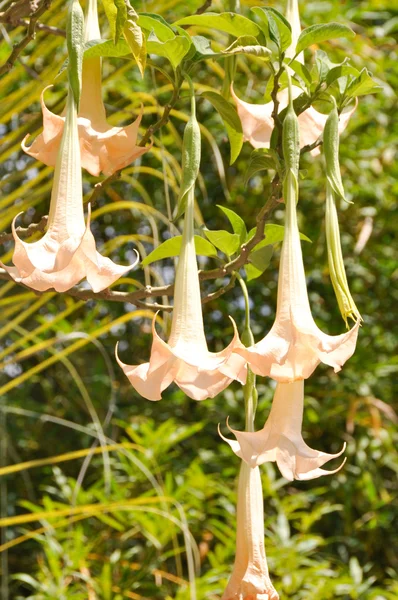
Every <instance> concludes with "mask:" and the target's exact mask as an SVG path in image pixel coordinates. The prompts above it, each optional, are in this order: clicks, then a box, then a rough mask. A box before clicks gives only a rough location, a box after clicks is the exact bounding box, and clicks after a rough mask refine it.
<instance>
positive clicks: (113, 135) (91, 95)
mask: <svg viewBox="0 0 398 600" xmlns="http://www.w3.org/2000/svg"><path fill="white" fill-rule="evenodd" d="M100 39H101V34H100V30H99V24H98V12H97V0H89V3H88V11H87V19H86V22H85V42H89V41H92V40H100ZM46 89H48V88H45V89H44V90H43V92H42V94H41V107H42V113H43V132H42V133H41V134H40V135H39V136H38V137H37V138H36V139H35V140H34V142H33V143H32V144H31V146H27V145H26V140H27V138H28V137H29V135H27V136H26V137H25V139H24V140H23V142H22V149H23V150H24V151H25V152H26V153H27V154H29V155H30V156H33V157H34V158H36V159H37V160H40V161H41V162H43V163H45V164H46V165H49V166H51V167H53V166H55V160H56V156H57V152H58V148H59V145H60V142H61V137H62V132H63V129H64V123H65V116H62V115H56V114H54V113H53V112H51V111H50V110H49V109H48V108H47V107H46V105H45V102H44V92H45V91H46ZM141 118H142V114H141V115H139V117H138V118H137V119H136V120H135V121H134V122H133V123H131V124H130V125H127V126H126V127H110V126H109V125H108V123H107V121H106V112H105V107H104V104H103V101H102V92H101V58H100V57H98V56H96V57H92V58H85V59H84V60H83V84H82V93H81V98H80V105H79V115H78V128H79V139H80V151H81V164H82V167H83V168H84V169H86V170H87V171H88V172H89V173H91V175H94V176H96V177H98V176H99V175H100V173H101V171H102V173H104V175H107V176H109V175H112V173H114V172H115V171H118V170H119V169H122V168H124V167H126V166H127V165H129V164H130V163H132V162H133V161H135V160H136V159H137V158H139V157H140V156H141V155H142V154H144V153H145V152H147V151H148V150H149V148H150V147H146V148H142V147H140V146H138V145H137V136H138V129H139V126H140V123H141Z"/></svg>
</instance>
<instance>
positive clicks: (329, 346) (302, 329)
mask: <svg viewBox="0 0 398 600" xmlns="http://www.w3.org/2000/svg"><path fill="white" fill-rule="evenodd" d="M283 145H284V146H283V147H284V156H285V160H286V165H287V172H286V176H285V180H284V199H285V204H286V209H285V234H284V239H283V244H282V251H281V260H280V267H279V282H278V296H277V309H276V318H275V322H274V324H273V326H272V328H271V330H270V332H269V333H268V334H267V335H266V336H265V337H264V338H263V339H262V340H261V341H260V342H257V343H256V344H254V345H253V346H250V347H249V348H246V347H245V346H244V345H243V344H240V346H239V348H237V349H236V352H238V353H239V354H240V355H241V356H243V357H244V358H245V359H246V360H247V362H248V363H249V365H250V367H251V369H252V370H253V371H254V373H256V374H257V375H263V376H265V375H267V376H269V377H272V378H273V379H276V380H277V381H280V382H283V383H289V382H293V381H296V380H298V379H307V378H308V377H309V376H310V375H311V373H312V372H313V371H314V370H315V368H316V367H317V365H318V364H319V363H320V362H323V363H325V364H326V365H329V366H331V367H333V368H334V370H335V372H338V371H340V369H341V367H342V366H343V365H344V363H345V362H346V360H348V359H349V358H350V357H351V356H352V354H353V353H354V350H355V346H356V341H357V336H358V328H359V324H360V323H359V320H357V322H356V323H355V325H354V326H353V327H352V329H351V330H350V331H348V332H347V333H344V334H341V335H337V336H332V335H327V334H326V333H323V332H322V331H321V330H320V329H319V327H318V326H317V325H316V323H315V321H314V319H313V317H312V314H311V308H310V303H309V299H308V292H307V286H306V281H305V272H304V264H303V256H302V252H301V243H300V234H299V229H298V225H297V212H296V204H297V201H298V181H297V179H298V162H299V146H298V123H297V117H296V115H295V113H294V109H293V104H292V98H291V99H290V105H289V109H288V112H287V114H286V117H285V120H284V123H283Z"/></svg>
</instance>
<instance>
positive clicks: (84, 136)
mask: <svg viewBox="0 0 398 600" xmlns="http://www.w3.org/2000/svg"><path fill="white" fill-rule="evenodd" d="M290 4H291V5H293V6H294V5H295V6H296V7H297V3H294V2H293V3H290ZM297 18H298V13H297V14H296V13H294V14H292V15H291V18H290V22H291V23H292V24H294V22H297ZM293 37H294V36H293ZM99 38H100V32H99V27H98V17H97V11H96V1H95V0H92V1H91V2H90V3H89V13H88V19H87V20H86V26H85V41H90V40H92V39H99ZM43 93H44V92H43ZM297 93H298V90H297V89H296V90H294V89H293V90H292V88H291V87H290V92H289V96H288V94H287V91H285V92H284V93H282V96H281V97H280V102H281V107H283V103H284V104H285V106H286V105H288V110H287V114H286V117H285V119H284V124H283V142H284V159H285V164H286V176H285V180H284V201H285V206H286V211H285V234H284V240H283V245H282V251H281V258H280V268H279V282H278V296H277V308H276V317H275V322H274V324H273V326H272V328H271V330H270V331H269V333H268V334H267V335H266V336H265V337H264V338H263V339H262V340H260V341H259V342H257V343H254V344H252V345H250V346H248V347H247V346H245V345H244V344H243V343H242V341H241V340H240V338H239V335H238V331H237V328H236V325H235V323H234V322H233V321H232V323H233V328H234V336H233V339H232V341H231V342H230V344H229V345H228V346H227V347H226V348H225V350H223V351H221V352H217V353H212V352H209V350H208V347H207V343H206V337H205V332H204V324H203V315H202V305H201V296H200V286H199V278H198V271H197V260H196V253H195V244H194V182H193V184H192V186H191V187H190V189H189V190H188V192H187V197H186V205H185V217H184V230H183V240H182V246H181V253H180V256H179V260H178V266H177V270H176V277H175V295H174V298H175V299H174V310H173V318H172V327H171V333H170V337H169V339H168V342H167V343H166V342H165V341H163V340H162V339H161V338H160V336H159V335H158V333H157V331H156V327H155V320H156V315H155V317H154V319H153V324H152V331H153V343H152V349H151V355H150V360H149V362H147V363H144V364H140V365H135V366H130V365H126V364H124V363H123V362H122V361H121V360H120V358H119V357H118V356H117V360H118V363H119V365H120V366H121V368H122V369H123V371H124V373H125V374H126V376H127V377H128V379H129V380H130V382H131V384H132V386H133V387H134V388H135V389H136V390H137V391H138V392H139V393H140V394H141V395H142V396H144V397H145V398H148V399H149V400H160V399H161V395H162V393H163V391H164V390H165V389H166V388H167V387H168V386H169V385H170V384H171V383H172V382H175V383H176V384H177V385H178V386H179V387H180V388H181V390H183V392H185V394H186V395H187V396H189V397H190V398H193V399H195V400H204V399H206V398H213V397H214V396H216V395H217V394H219V393H220V392H222V391H223V390H225V389H226V388H227V386H228V385H229V384H230V383H231V382H232V381H233V380H237V381H239V382H240V383H242V384H245V382H246V379H247V375H248V371H249V370H250V371H251V372H252V373H254V374H256V375H260V376H267V377H270V378H272V379H273V380H275V381H276V382H277V383H276V389H275V395H274V399H273V403H272V409H271V411H270V414H269V416H268V419H267V421H266V423H265V425H264V427H263V428H262V429H261V430H260V431H257V432H255V431H236V430H234V429H231V428H230V430H231V432H232V433H233V434H234V435H235V439H233V440H230V439H227V438H225V437H223V436H222V437H223V439H225V440H226V441H227V442H228V444H229V445H230V446H231V448H232V450H233V452H234V453H235V454H236V455H237V456H239V457H240V458H241V459H242V461H243V462H242V469H241V474H240V480H239V500H238V531H237V554H236V561H235V567H234V571H233V575H232V577H231V579H230V582H229V584H228V587H227V589H226V591H225V593H224V595H223V599H224V600H275V599H277V598H278V594H277V593H276V591H275V589H274V587H273V586H272V584H271V581H270V579H269V575H268V568H267V563H266V558H265V550H264V524H263V521H264V519H263V501H262V489H261V479H260V473H259V469H258V466H259V465H261V464H262V463H264V462H269V461H272V462H276V463H277V465H278V467H279V469H280V471H281V473H282V475H283V476H284V477H286V478H287V479H288V480H293V479H299V480H308V479H313V478H315V477H319V476H320V475H323V474H326V473H329V474H330V473H335V472H336V471H338V470H339V468H341V466H342V465H340V467H339V468H338V469H335V470H333V471H326V470H324V469H323V468H322V466H323V465H324V464H325V463H326V462H327V461H329V460H331V459H333V458H336V457H338V456H340V455H341V454H342V452H343V451H344V448H343V449H342V450H341V451H340V452H338V453H337V454H328V453H325V452H321V451H317V450H314V449H312V448H310V447H309V446H308V445H307V444H306V443H305V442H304V440H303V438H302V434H301V425H302V419H303V405H304V380H305V379H307V378H308V377H310V376H311V374H312V373H313V372H314V370H315V368H316V367H317V365H319V364H320V363H321V362H323V363H324V364H326V365H329V366H331V367H333V368H334V371H335V372H337V371H339V370H340V369H341V367H342V366H343V365H344V363H345V362H346V360H347V359H349V358H350V357H351V355H352V354H353V352H354V350H355V345H356V340H357V335H358V328H359V325H360V320H361V319H360V315H359V313H358V310H357V308H356V306H355V304H354V302H353V300H352V298H351V295H350V292H349V289H348V284H347V279H346V276H345V272H344V265H343V260H342V255H341V248H340V239H339V234H338V222H337V211H336V206H335V198H336V197H343V196H344V190H343V187H342V182H341V178H340V171H339V169H338V136H339V128H340V129H341V127H343V126H344V124H345V122H346V120H347V119H348V115H345V116H344V118H343V119H342V120H341V121H340V123H339V117H338V114H337V109H334V110H333V111H332V112H331V114H330V116H329V117H328V118H327V117H325V116H324V115H320V113H317V112H316V111H315V110H314V109H313V108H309V109H308V110H306V111H305V112H304V113H303V114H302V115H300V117H299V118H297V116H296V114H295V112H294V109H293V103H292V100H293V96H294V95H297ZM234 99H235V102H236V104H237V109H238V113H239V115H240V118H241V121H242V127H243V131H244V134H245V137H246V139H247V140H249V141H250V142H251V143H252V145H253V146H254V147H265V146H267V145H269V140H270V134H271V131H272V127H273V123H272V122H271V109H272V107H271V106H270V105H265V106H261V105H250V104H248V103H245V102H243V101H241V100H239V99H238V98H237V96H236V95H235V94H234ZM193 107H194V102H193ZM42 110H43V121H44V128H43V133H42V134H41V135H40V136H39V137H38V138H37V139H36V140H35V141H34V142H33V144H32V145H31V146H30V147H27V146H26V144H25V141H24V143H23V148H24V150H25V151H26V152H27V153H28V154H30V155H31V156H34V157H36V158H37V159H39V160H41V161H42V162H44V163H45V164H47V165H55V173H54V185H53V190H52V196H51V204H50V213H49V221H48V229H47V231H46V234H45V235H44V236H43V238H42V239H41V240H39V241H38V242H34V243H29V244H28V243H25V242H23V241H22V240H21V239H20V238H19V237H18V235H17V232H16V229H15V224H13V227H12V232H13V237H14V240H15V250H14V254H13V259H12V260H13V263H14V266H13V267H8V266H5V265H3V266H4V268H5V269H7V271H8V272H9V273H10V274H11V276H12V277H13V278H14V280H15V281H17V282H21V283H23V284H25V285H27V286H30V287H31V288H33V289H35V290H39V291H44V290H47V289H49V288H54V289H55V290H56V291H59V292H63V291H66V290H68V289H69V288H71V287H72V286H73V285H75V284H76V283H78V282H79V281H80V280H82V279H83V278H84V277H86V278H87V281H88V282H89V283H90V285H91V286H92V288H93V290H94V291H100V290H102V289H104V288H106V287H108V286H110V285H111V284H112V283H113V282H115V281H116V280H117V279H118V278H119V277H120V276H122V275H123V274H124V273H126V272H127V271H128V270H130V269H131V268H132V267H133V266H134V265H129V266H127V267H124V266H120V265H116V264H115V263H113V262H112V261H111V260H110V259H108V258H104V257H103V256H101V255H100V254H99V253H98V252H97V251H96V247H95V240H94V237H93V235H92V233H91V231H90V208H89V211H88V213H89V216H88V219H87V224H86V223H85V219H84V212H83V197H82V177H81V168H82V167H84V168H85V169H87V170H88V171H89V172H90V173H91V174H92V175H96V176H97V175H99V174H100V172H101V171H102V172H103V173H104V174H106V175H110V174H112V173H114V172H115V171H116V170H118V169H120V168H122V167H124V166H126V165H128V164H130V163H131V162H132V161H133V160H135V159H136V158H137V157H138V156H140V155H142V154H143V153H144V152H146V151H147V150H148V149H149V148H148V147H146V148H142V147H140V146H138V145H137V134H138V127H139V124H140V120H141V117H138V119H137V120H136V121H135V122H134V123H133V124H131V125H129V126H128V127H109V126H108V125H107V122H106V115H105V109H104V105H103V103H102V98H101V59H100V58H90V59H85V60H84V61H83V86H82V93H81V100H80V106H79V110H78V108H77V103H76V101H75V98H74V96H73V92H72V89H71V88H70V89H69V93H68V99H67V103H66V108H65V111H64V115H63V116H57V115H55V114H53V113H51V112H50V111H49V110H48V109H47V108H46V105H45V103H44V100H43V95H42ZM191 122H192V123H193V124H194V125H195V123H196V118H195V115H194V109H193V114H192V115H191ZM196 125H197V123H196ZM322 132H323V134H324V146H325V158H326V162H327V193H326V198H327V202H326V221H327V227H326V230H327V240H328V251H329V264H330V271H331V275H332V282H333V285H334V287H335V290H336V295H337V297H338V299H339V304H340V308H341V309H342V313H343V316H344V318H345V320H346V319H347V317H348V316H349V317H352V318H353V320H354V322H355V323H354V326H353V327H352V329H350V330H349V331H348V332H346V333H343V334H341V335H337V336H331V335H327V334H325V333H323V332H322V331H321V330H320V329H319V328H318V326H317V325H316V323H315V321H314V319H313V317H312V314H311V309H310V303H309V298H308V293H307V286H306V280H305V271H304V264H303V257H302V252H301V243H300V234H299V229H298V224H297V214H296V204H297V202H298V162H299V153H300V142H301V145H305V144H311V143H312V142H313V141H314V140H316V139H317V138H318V136H319V135H320V134H322ZM199 139H200V137H199ZM55 157H56V160H55ZM16 218H17V217H16ZM14 221H15V220H14ZM137 261H138V258H137ZM250 371H249V372H250ZM343 464H344V463H343Z"/></svg>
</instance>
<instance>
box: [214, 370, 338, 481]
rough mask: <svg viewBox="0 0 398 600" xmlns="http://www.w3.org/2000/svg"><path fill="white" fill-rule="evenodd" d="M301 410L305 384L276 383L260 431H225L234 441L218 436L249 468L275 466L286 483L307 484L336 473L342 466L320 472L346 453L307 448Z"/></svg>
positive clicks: (300, 382) (302, 382)
mask: <svg viewBox="0 0 398 600" xmlns="http://www.w3.org/2000/svg"><path fill="white" fill-rule="evenodd" d="M303 409H304V381H302V380H301V381H296V382H294V383H278V384H277V386H276V390H275V395H274V399H273V402H272V408H271V412H270V414H269V417H268V419H267V421H266V423H265V425H264V427H263V428H262V429H260V430H259V431H256V432H246V431H237V430H235V429H232V428H231V427H230V426H229V425H228V428H229V429H230V431H231V432H232V433H233V434H234V435H235V437H236V440H230V439H228V438H226V437H224V436H223V435H222V434H221V432H220V435H221V437H222V438H223V440H225V441H226V442H227V443H228V444H229V445H230V446H231V448H232V450H233V452H234V453H235V454H236V455H237V456H239V457H240V458H242V459H243V460H244V461H245V462H246V463H247V464H248V465H249V466H250V467H252V468H255V467H257V466H258V465H261V464H263V463H265V462H276V463H277V465H278V467H279V469H280V471H281V473H282V475H283V476H284V477H285V478H286V479H288V480H289V481H293V480H294V479H299V480H308V479H314V478H316V477H320V476H321V475H332V474H333V473H337V471H339V470H340V469H341V468H342V466H343V465H344V463H345V460H344V461H343V463H342V464H341V465H340V466H339V467H338V468H337V469H334V470H333V471H327V470H325V469H321V467H322V465H324V464H325V463H326V462H328V461H329V460H332V459H334V458H337V457H339V456H340V455H341V454H342V453H343V452H344V450H345V444H344V446H343V449H342V450H341V451H340V452H337V453H336V454H327V453H326V452H320V451H318V450H313V449H312V448H310V447H309V446H308V445H307V444H306V443H305V442H304V440H303V438H302V434H301V426H302V421H303Z"/></svg>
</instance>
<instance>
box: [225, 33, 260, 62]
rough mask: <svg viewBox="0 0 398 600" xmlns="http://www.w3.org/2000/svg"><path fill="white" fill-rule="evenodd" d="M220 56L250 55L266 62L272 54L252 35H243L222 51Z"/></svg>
mask: <svg viewBox="0 0 398 600" xmlns="http://www.w3.org/2000/svg"><path fill="white" fill-rule="evenodd" d="M222 54H251V55H253V56H259V57H260V58H265V59H266V60H268V59H269V58H270V57H271V54H272V52H271V50H269V49H268V48H266V47H265V46H261V44H259V43H258V40H257V38H255V37H253V36H252V35H243V36H241V37H239V38H238V39H236V40H235V41H234V42H233V43H232V44H231V45H230V46H228V48H226V49H225V50H223V52H222Z"/></svg>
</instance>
